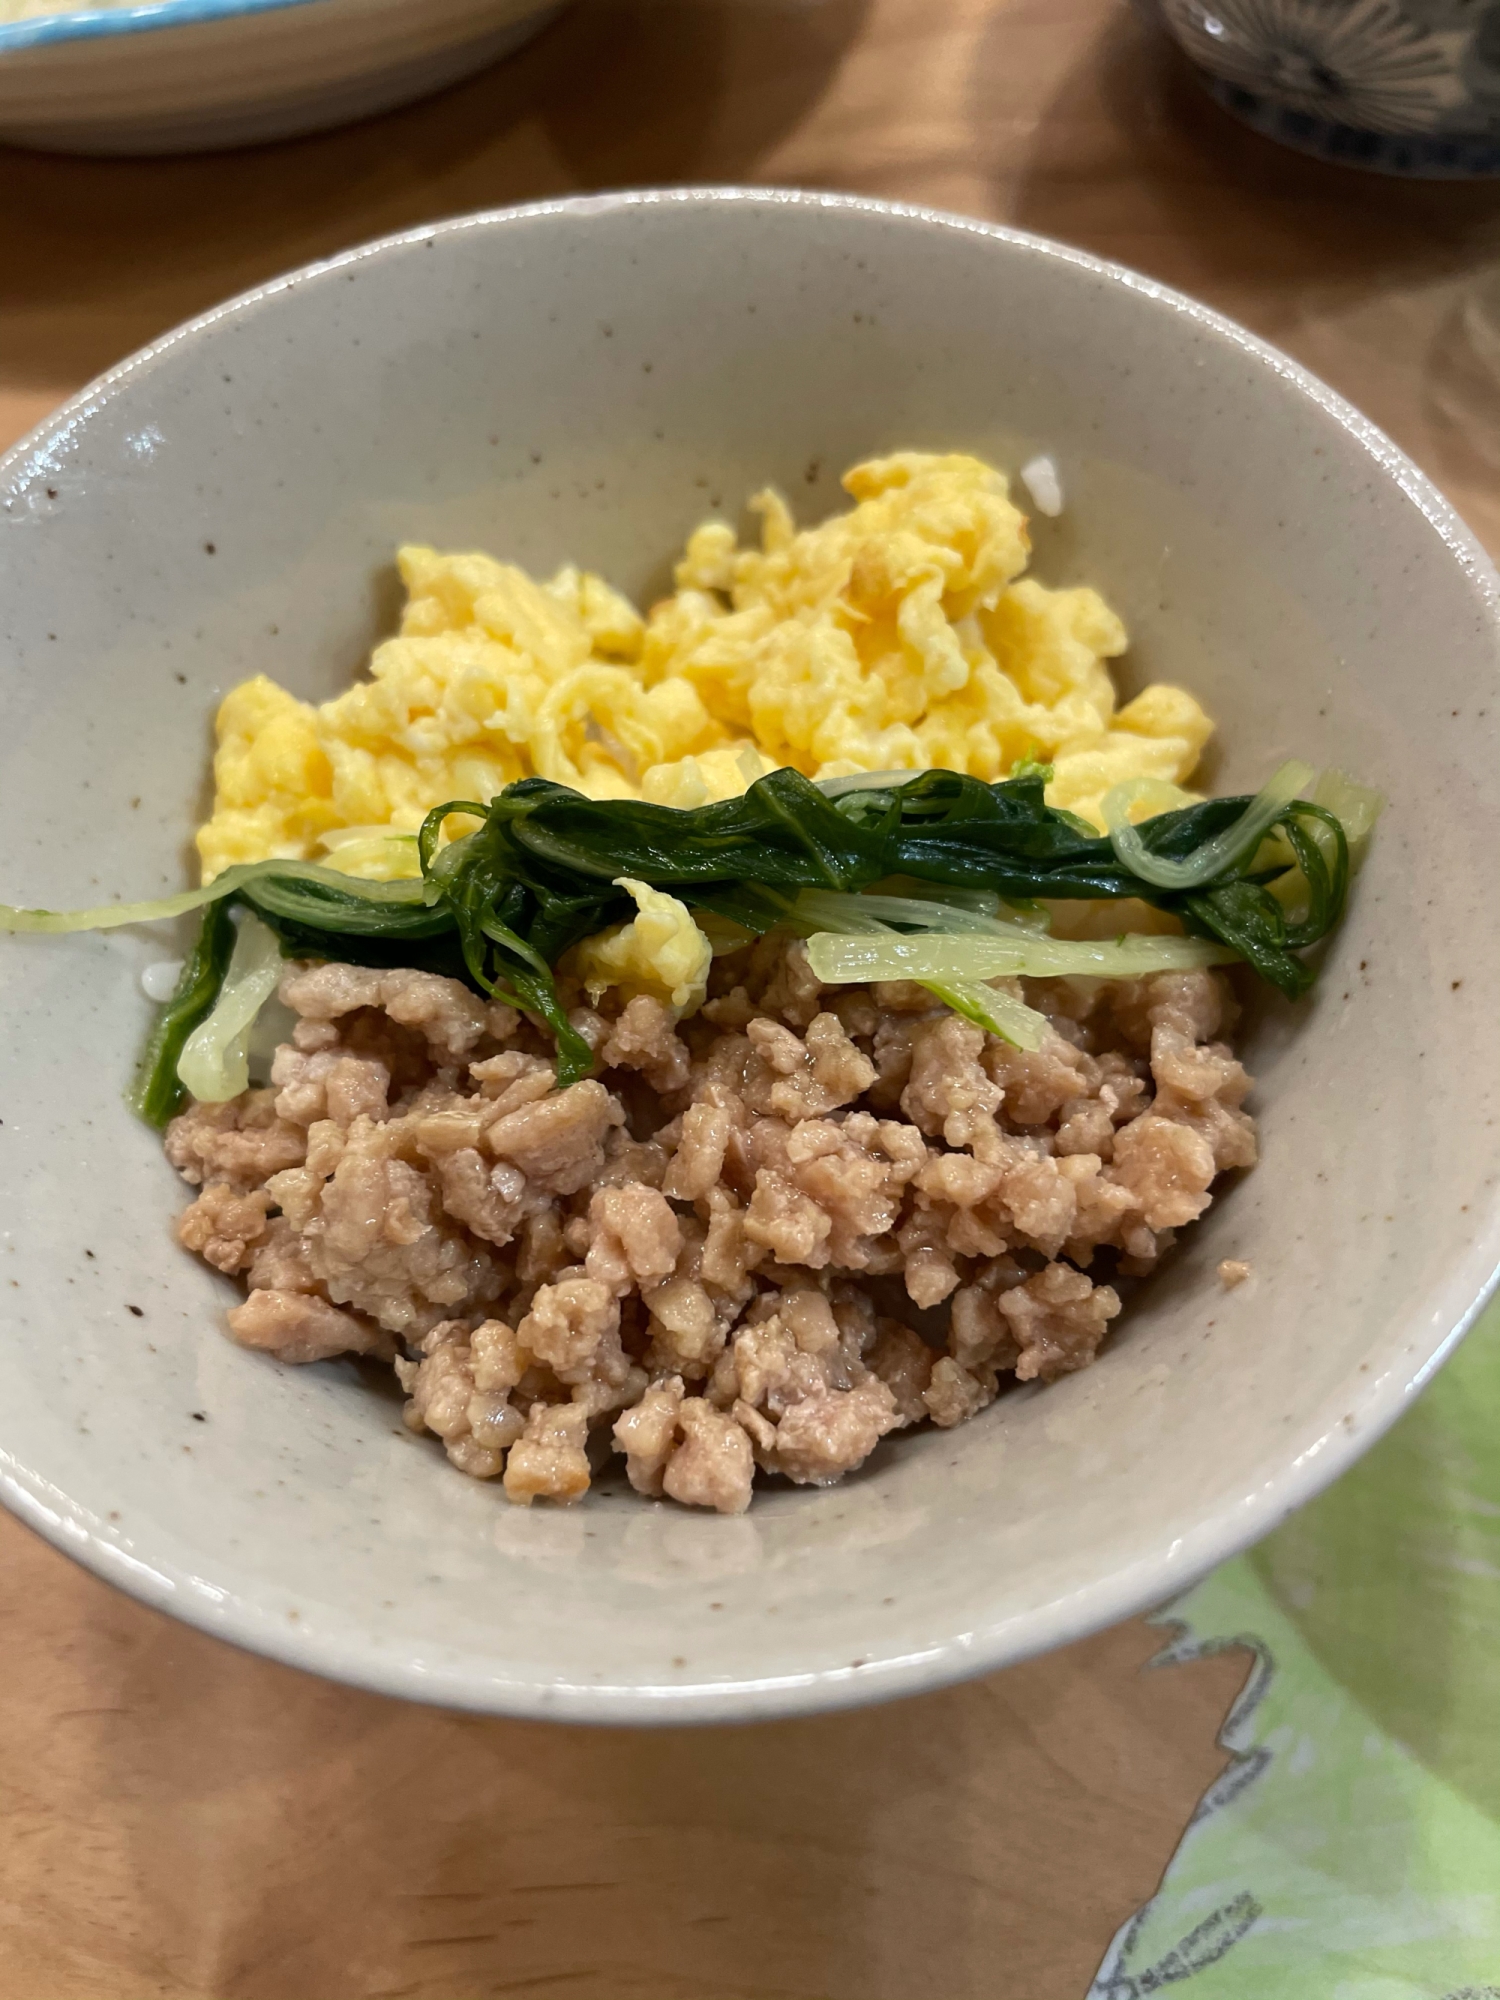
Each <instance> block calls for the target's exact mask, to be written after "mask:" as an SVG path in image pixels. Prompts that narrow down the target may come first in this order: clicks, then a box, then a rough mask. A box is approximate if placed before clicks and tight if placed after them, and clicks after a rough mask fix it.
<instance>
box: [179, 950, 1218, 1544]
mask: <svg viewBox="0 0 1500 2000" xmlns="http://www.w3.org/2000/svg"><path fill="white" fill-rule="evenodd" d="M282 997H283V999H284V1000H285V1001H286V1002H287V1004H288V1005H289V1006H291V1007H292V1008H293V1010H294V1011H295V1012H296V1013H297V1014H298V1016H299V1019H298V1023H297V1027H296V1030H295V1032H294V1033H293V1035H292V1038H291V1040H290V1041H288V1042H287V1043H286V1044H285V1045H283V1047H282V1048H281V1049H279V1050H278V1051H277V1053H276V1056H275V1059H274V1062H273V1065H272V1069H271V1082H270V1087H269V1088H258V1089H252V1090H249V1091H247V1092H246V1093H245V1094H244V1095H243V1096H242V1097H239V1098H237V1099H235V1100H234V1101H233V1102H232V1103H229V1104H221V1105H203V1104H191V1105H190V1106H189V1108H188V1109H187V1110H186V1111H185V1112H184V1113H183V1114H182V1116H181V1117H179V1118H177V1119H175V1120H174V1121H173V1123H172V1125H171V1126H170V1128H169V1130H168V1132H167V1137H166V1148H167V1153H168V1157H169V1158H170V1159H171V1160H172V1162H173V1164H174V1165H175V1166H176V1167H177V1168H178V1170H179V1171H180V1172H181V1174H182V1175H183V1178H184V1179H185V1180H186V1181H188V1182H189V1183H190V1184H191V1185H192V1186H194V1187H195V1188H197V1189H198V1190H199V1192H198V1194H197V1197H196V1199H195V1200H194V1201H193V1202H192V1203H191V1205H190V1206H189V1207H188V1208H187V1209H186V1210H185V1211H184V1213H183V1215H182V1217H181V1220H180V1222H179V1225H178V1227H179V1235H180V1237H181V1240H182V1242H183V1243H184V1244H185V1245H186V1246H187V1247H188V1248H189V1249H191V1250H193V1251H195V1252H196V1253H197V1254H198V1255H200V1256H202V1257H203V1258H205V1259H206V1261H208V1262H209V1263H210V1264H212V1265H214V1266H215V1267H216V1268H217V1269H218V1270H220V1271H224V1272H226V1273H230V1274H236V1273H243V1274H244V1277H245V1282H246V1284H247V1286H248V1297H247V1298H246V1300H245V1302H244V1303H243V1304H242V1305H239V1306H237V1307H235V1308H234V1309H233V1310H232V1311H231V1313H230V1315H229V1321H230V1331H231V1332H232V1334H233V1335H234V1337H235V1339H236V1340H238V1341H240V1342H241V1343H242V1344H244V1345H246V1346H250V1347H258V1348H261V1349H262V1350H264V1351H266V1352H268V1353H271V1354H274V1355H276V1356H277V1357H278V1358H280V1359H282V1360H286V1361H292V1362H299V1363H304V1362H312V1361H316V1360H320V1359H324V1358H327V1357H329V1356H333V1355H337V1354H362V1355H372V1356H377V1357H380V1358H383V1359H386V1360H391V1361H393V1362H394V1364H395V1367H396V1370H397V1373H398V1375H399V1376H400V1379H401V1382H402V1385H403V1387H404V1388H405V1390H406V1392H407V1397H408V1401H407V1405H406V1423H407V1425H408V1427H409V1428H410V1429H411V1430H412V1431H414V1432H417V1433H419V1434H423V1435H429V1436H432V1437H434V1438H438V1439H441V1441H442V1444H443V1448H444V1450H445V1451H446V1453H447V1455H448V1457H449V1459H450V1460H451V1461H452V1463H453V1464H454V1465H455V1466H457V1467H458V1468H459V1469H460V1470H461V1471H463V1472H465V1473H468V1474H469V1475H470V1476H472V1477H475V1478H479V1479H494V1480H497V1481H498V1482H499V1483H500V1486H501V1489H502V1490H503V1492H504V1493H505V1495H506V1496H507V1497H508V1498H509V1499H511V1500H514V1501H517V1502H518V1503H521V1504H524V1505H529V1504H530V1503H531V1502H532V1501H533V1500H535V1499H550V1500H552V1501H555V1502H559V1503H567V1502H570V1501H572V1500H576V1499H577V1498H578V1497H579V1496H580V1495H581V1494H582V1493H583V1492H584V1491H585V1490H586V1489H587V1488H588V1486H589V1484H590V1480H591V1478H592V1477H593V1476H594V1472H593V1469H592V1466H591V1459H590V1444H591V1440H592V1441H593V1444H594V1447H595V1452H594V1459H595V1462H597V1459H598V1455H599V1452H600V1451H604V1452H606V1453H607V1452H608V1449H609V1447H610V1446H612V1447H613V1450H614V1451H615V1452H616V1453H617V1454H619V1455H620V1457H621V1458H623V1461H624V1471H625V1475H626V1477H627V1478H628V1480H629V1482H630V1484H631V1486H633V1487H634V1488H635V1489H636V1491H637V1492H639V1493H641V1494H644V1495H648V1496H650V1497H653V1498H663V1497H665V1498H668V1499H672V1500H675V1501H678V1502H680V1503H683V1504H687V1505H691V1506H697V1507H706V1508H711V1509H714V1510H716V1511H718V1512H721V1513H729V1514H733V1513H739V1512H741V1511H742V1510H743V1509H744V1508H745V1507H746V1506H748V1505H749V1503H750V1499H751V1495H752V1491H753V1486H754V1481H755V1478H756V1474H757V1470H759V1471H760V1472H761V1473H764V1474H766V1475H774V1476H780V1477H782V1478H784V1479H787V1480H789V1481H791V1482H793V1483H795V1484H804V1485H806V1484H813V1485H816V1484H826V1483H828V1482H830V1481H832V1480H836V1479H839V1478H842V1477H844V1476H845V1475H846V1474H848V1473H850V1472H852V1471H854V1470H855V1469H856V1468H857V1467H858V1466H860V1465H861V1464H863V1463H864V1462H865V1461H866V1459H868V1458H869V1456H870V1454H871V1453H872V1452H873V1451H875V1450H876V1448H877V1446H879V1444H880V1440H881V1439H882V1438H883V1437H885V1436H887V1435H888V1434H889V1433H890V1432H892V1431H895V1430H898V1429H901V1428H904V1427H907V1426H910V1425H913V1424H920V1423H923V1422H928V1421H930V1422H932V1423H934V1424H936V1425H938V1426H949V1425H952V1424H956V1423H959V1422H962V1421H964V1420H966V1419H968V1418H969V1417H972V1416H974V1415H975V1414H976V1413H977V1412H978V1411H980V1410H982V1409H984V1408H985V1407H986V1406H987V1405H988V1404H990V1403H992V1402H993V1401H994V1400H995V1398H996V1397H997V1396H998V1395H999V1394H1000V1393H1001V1392H1002V1389H1003V1387H1004V1385H1005V1383H1006V1382H1007V1381H1008V1380H1010V1379H1012V1378H1013V1379H1015V1380H1017V1381H1022V1382H1025V1381H1032V1380H1035V1381H1041V1382H1047V1381H1051V1380H1053V1379H1054V1378H1056V1377H1057V1376H1059V1375H1062V1374H1066V1373H1068V1372H1070V1371H1071V1370H1074V1369H1078V1368H1082V1367H1086V1366H1087V1365H1088V1363H1089V1362H1090V1361H1091V1360H1092V1359H1093V1358H1094V1356H1095V1354H1096V1353H1097V1352H1098V1349H1099V1347H1100V1344H1101V1343H1102V1341H1103V1340H1104V1339H1105V1338H1106V1336H1107V1334H1108V1332H1109V1328H1110V1325H1111V1323H1112V1321H1113V1320H1114V1319H1115V1317H1116V1315H1117V1314H1118V1313H1119V1312H1120V1311H1121V1298H1120V1293H1119V1291H1118V1290H1117V1288H1116V1280H1117V1279H1118V1280H1126V1281H1128V1280H1131V1279H1133V1278H1135V1277H1138V1276H1140V1275H1142V1274H1144V1273H1146V1272H1148V1271H1150V1270H1151V1269H1152V1268H1153V1266H1154V1265H1155V1264H1156V1263H1157V1262H1158V1261H1159V1259H1160V1258H1161V1256H1162V1255H1163V1254H1164V1253H1165V1251H1166V1250H1167V1249H1168V1248H1169V1247H1170V1245H1171V1243H1172V1241H1173V1236H1174V1232H1175V1231H1176V1230H1178V1229H1181V1228H1183V1227H1184V1226H1186V1225H1187V1224H1188V1223H1190V1222H1192V1221H1193V1220H1194V1219H1195V1218H1197V1217H1198V1216H1199V1215H1201V1214H1202V1212H1203V1210H1204V1209H1205V1208H1206V1207H1207V1206H1208V1205H1209V1202H1210V1201H1211V1199H1212V1195H1213V1189H1214V1184H1215V1182H1216V1179H1217V1177H1218V1176H1219V1175H1220V1174H1221V1173H1223V1172H1225V1171H1226V1170H1229V1169H1233V1168H1243V1167H1247V1166H1250V1165H1252V1164H1253V1163H1254V1160H1255V1156H1256V1146H1255V1128H1254V1124H1253V1121H1252V1120H1251V1119H1250V1117H1249V1116H1248V1114H1247V1113H1246V1112H1245V1110H1244V1109H1243V1102H1244V1098H1245V1096H1246V1093H1247V1091H1248V1089H1249V1078H1248V1077H1247V1076H1246V1074H1245V1071H1244V1069H1243V1067H1242V1066H1241V1064H1240V1063H1239V1061H1238V1060H1237V1058H1236V1057H1235V1055H1234V1053H1233V1051H1232V1049H1231V1048H1230V1047H1229V1045H1228V1044H1227V1042H1226V1041H1225V1040H1224V1039H1222V1038H1223V1036H1224V1035H1225V1034H1226V1033H1227V1032H1229V1031H1230V1030H1231V1029H1232V1027H1233V1022H1234V1011H1235V1010H1234V1003H1233V999H1232V997H1231V995H1230V993H1229V990H1228V987H1227V985H1226V983H1225V981H1224V980H1223V978H1222V977H1221V976H1220V975H1218V974H1216V973H1206V972H1203V973H1171V974H1160V975H1158V976H1156V977H1155V978H1151V979H1142V980H1134V981H1129V982H1116V983H1114V984H1103V983H1101V982H1098V981H1079V982H1070V981H1066V980H1056V981H1032V982H1027V985H1026V990H1025V998H1026V999H1027V1000H1028V1002H1029V1003H1030V1004H1032V1005H1033V1006H1036V1007H1039V1008H1040V1009H1041V1010H1042V1011H1043V1012H1044V1013H1046V1014H1047V1015H1048V1017H1049V1019H1050V1020H1051V1022H1052V1024H1053V1028H1054V1032H1053V1033H1052V1034H1051V1035H1049V1037H1048V1038H1047V1040H1046V1041H1045V1042H1044V1044H1043V1046H1042V1047H1041V1048H1039V1049H1036V1050H1031V1051H1022V1050H1018V1049H1014V1048H1012V1047H1010V1046H1009V1045H1008V1044H1006V1043H1003V1042H1000V1041H998V1040H997V1039H996V1038H994V1037H993V1036H989V1035H987V1034H985V1033H984V1031H982V1030H981V1029H979V1028H977V1027H975V1026H973V1025H972V1024H971V1023H970V1022H968V1021H966V1020H964V1019H962V1018H960V1017H959V1016H958V1015H956V1014H953V1013H951V1012H950V1011H948V1010H947V1009H946V1008H943V1007H940V1006H938V1005H937V1004H936V1003H935V1002H934V1000H933V998H932V996H931V994H929V993H928V992H926V990H925V989H923V988H920V987H916V986H910V985H896V984H890V985H881V986H875V987H871V988H868V989H865V988H848V989H840V990H837V991H829V990H825V989H824V988H822V987H821V986H820V985H819V983H818V981H817V979H816V978H815V977H814V975H813V974H812V971H811V968H810V967H809V965H808V963H807V955H806V951H805V949H804V948H803V946H802V945H801V943H800V942H799V941H795V940H794V941H792V943H791V944H790V945H788V944H787V942H786V940H784V939H776V938H772V939H764V940H761V941H760V942H759V943H757V944H755V945H754V946H751V947H748V948H747V949H746V950H744V951H742V952H738V953H734V954H731V955H729V956H727V957H726V958H723V959H720V960H718V961H716V962H715V966H714V968H713V972H712V974H711V997H710V999H709V1001H708V1003H707V1004H706V1005H705V1006H704V1008H703V1009H702V1011H701V1012H700V1014H699V1015H697V1016H696V1017H695V1018H693V1019H690V1020H688V1021H685V1022H682V1023H677V1022H674V1020H673V1018H672V1016H671V1015H670V1014H669V1013H668V1011H667V1010H666V1009H665V1008H664V1007H663V1006H662V1005H661V1003H660V1002H659V1001H657V1000H654V999H651V998H649V997H646V996H637V997H635V998H633V999H631V1000H629V1001H628V1002H627V1003H625V1004H623V1005H618V1006H617V1007H616V1008H615V1010H614V1011H613V1012H611V1011H610V1008H609V1005H608V1003H607V1002H606V1003H604V1006H603V1011H600V1010H599V1009H597V1008H593V1007H586V1006H583V1005H581V1004H580V1005H577V1006H575V1007H573V1010H572V1013H571V1016H570V1018H571V1019H572V1020H573V1022H574V1025H575V1026H576V1027H577V1028H578V1030H579V1032H580V1033H581V1034H582V1035H583V1036H584V1038H585V1040H586V1041H587V1042H588V1044H589V1046H590V1047H591V1048H592V1049H593V1050H594V1051H595V1052H596V1056H597V1059H598V1062H599V1073H598V1074H597V1075H596V1076H594V1077H590V1078H588V1079H586V1080H585V1081H583V1082H581V1083H576V1084H574V1085H572V1086H571V1088H569V1089H566V1090H561V1091H559V1090H558V1089H557V1087H556V1076H555V1066H554V1063H553V1061H552V1059H551V1057H550V1055H549V1054H548V1052H547V1049H546V1046H545V1044H544V1042H543V1039H542V1037H541V1035H540V1033H539V1032H538V1030H537V1028H536V1027H535V1026H534V1025H533V1024H531V1023H529V1022H524V1021H522V1019H521V1018H520V1016H518V1015H517V1014H516V1013H515V1012H514V1010H512V1009H510V1008H507V1007H503V1006H495V1005H487V1004H486V1003H485V1002H484V1001H483V1000H481V999H480V998H478V997H477V996H476V995H474V994H472V993H470V992H469V991H468V989H467V988H466V987H463V986H461V985H459V984H458V983H457V982H456V981H453V980H447V979H441V978H438V977H437V976H435V975H433V974H428V973H420V972H412V971H394V972H384V971H378V970H372V969H370V968H365V967H359V966H342V965H318V966H300V967H293V968H291V969H290V970H289V971H288V973H287V975H286V977H285V978H284V979H283V982H282ZM1101 1264H1102V1269H1101V1268H1100V1266H1101ZM1241 1274H1242V1267H1239V1266H1236V1265H1233V1264H1228V1263H1226V1264H1225V1265H1223V1266H1222V1267H1221V1279H1222V1282H1224V1283H1226V1284H1230V1283H1233V1282H1235V1281H1236V1280H1237V1278H1238V1277H1239V1276H1240V1275H1241ZM872 1287H873V1288H874V1289H873V1290H872ZM903 1296H904V1298H905V1299H906V1300H907V1301H908V1302H909V1305H908V1306H907V1307H906V1308H901V1307H900V1301H901V1299H902V1297H903ZM877 1299H878V1301H879V1303H878V1305H877ZM898 1309H899V1310H898ZM900 1311H905V1312H906V1313H907V1314H908V1317H906V1318H903V1317H901V1316H900ZM893 1312H896V1313H897V1316H895V1317H893V1316H892V1313H893Z"/></svg>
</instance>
